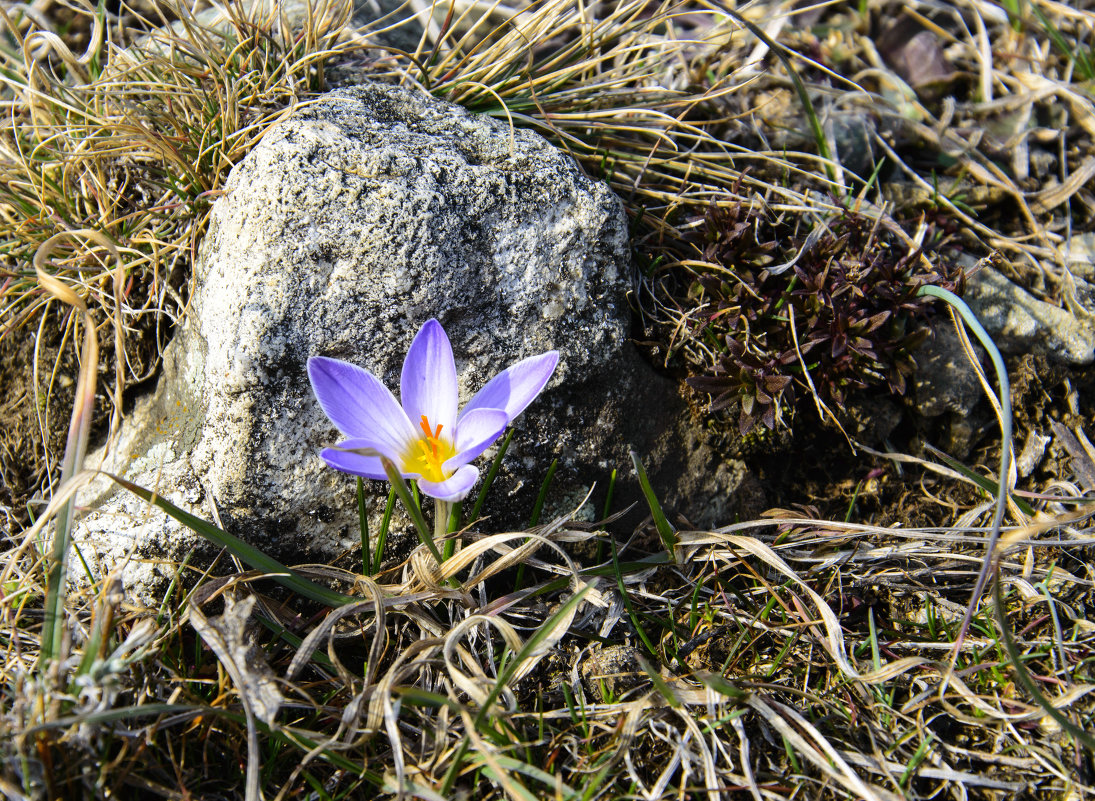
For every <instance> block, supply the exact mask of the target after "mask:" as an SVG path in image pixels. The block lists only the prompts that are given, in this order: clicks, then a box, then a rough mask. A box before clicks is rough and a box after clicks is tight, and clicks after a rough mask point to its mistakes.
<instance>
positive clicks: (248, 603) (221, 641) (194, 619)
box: [190, 596, 284, 801]
mask: <svg viewBox="0 0 1095 801" xmlns="http://www.w3.org/2000/svg"><path fill="white" fill-rule="evenodd" d="M254 605H255V598H254V596H248V597H247V598H245V599H243V600H242V601H234V600H233V599H232V597H231V596H225V609H224V614H222V615H221V616H220V617H219V618H218V619H216V620H210V619H209V618H207V617H206V616H205V615H204V614H202V611H201V610H200V609H199V608H198V607H197V606H191V607H190V624H191V625H192V626H193V627H194V630H195V631H196V632H198V634H199V636H201V638H202V640H204V641H205V643H206V645H208V646H209V647H210V648H212V649H213V651H214V653H216V655H217V658H218V659H219V660H220V663H221V664H222V665H224V669H225V670H227V671H228V673H229V675H231V676H232V681H233V682H235V684H236V691H237V692H238V693H239V698H240V702H241V704H242V706H243V711H244V714H245V715H246V716H247V779H246V785H245V798H246V799H247V801H259V799H261V798H262V790H261V789H260V787H259V770H260V768H261V764H260V761H261V758H262V757H261V751H260V746H259V736H258V730H257V728H256V726H255V719H256V718H258V719H259V720H261V721H262V722H263V723H265V724H266V725H267V726H271V727H272V726H273V725H274V718H275V717H276V716H277V713H278V710H279V709H280V708H281V705H282V703H283V702H284V699H283V698H282V695H281V691H280V690H279V689H278V686H277V682H276V681H275V680H274V678H273V676H272V675H271V674H270V670H269V668H268V667H267V666H266V665H265V664H264V663H263V662H262V661H256V659H255V648H254V645H253V644H252V643H251V642H250V641H249V639H248V636H247V633H246V627H247V620H248V618H249V617H250V616H251V609H252V608H253V607H254Z"/></svg>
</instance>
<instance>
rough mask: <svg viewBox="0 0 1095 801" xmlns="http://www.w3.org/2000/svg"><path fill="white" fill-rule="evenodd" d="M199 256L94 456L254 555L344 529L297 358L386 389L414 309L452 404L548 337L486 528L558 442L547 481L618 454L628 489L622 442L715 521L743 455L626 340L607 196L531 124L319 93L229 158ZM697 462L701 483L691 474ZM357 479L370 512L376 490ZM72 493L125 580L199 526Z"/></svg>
mask: <svg viewBox="0 0 1095 801" xmlns="http://www.w3.org/2000/svg"><path fill="white" fill-rule="evenodd" d="M195 269H196V277H195V289H194V295H193V299H192V303H191V307H190V312H189V315H188V317H187V320H186V322H185V324H184V325H183V326H182V328H181V330H180V331H179V333H178V334H177V336H176V338H175V340H174V341H173V342H172V343H171V344H170V346H169V347H168V349H167V352H166V354H165V362H164V372H163V375H162V376H161V378H160V381H159V384H158V387H157V389H156V391H155V393H154V394H153V395H152V396H151V397H148V398H145V399H144V400H142V401H141V402H140V403H139V404H138V407H137V409H135V410H134V411H133V412H132V413H131V414H130V415H129V417H128V419H127V420H126V421H125V423H124V424H123V429H122V434H121V436H120V438H119V441H118V443H117V446H116V448H115V449H114V451H113V453H112V454H111V455H110V457H109V458H108V460H107V463H106V465H105V466H106V467H107V468H108V469H114V470H116V471H119V472H123V473H125V474H126V475H127V476H129V477H130V478H131V479H133V480H135V481H136V482H137V483H140V484H142V485H144V486H146V487H149V488H151V489H154V490H156V491H158V492H160V493H162V494H164V495H165V496H166V497H168V498H170V499H171V500H172V501H174V502H176V503H179V504H180V505H182V506H184V508H193V509H194V511H195V512H196V513H197V514H199V515H201V516H203V517H205V518H207V519H208V518H210V517H211V516H212V515H213V510H214V509H215V510H216V511H217V513H219V515H220V517H221V519H222V521H223V523H224V525H225V527H226V528H227V529H228V530H230V531H232V532H233V533H235V534H237V535H239V536H242V537H244V538H245V539H247V540H249V541H250V542H252V543H253V544H255V545H257V546H259V547H261V548H262V549H263V550H265V551H267V552H269V553H271V554H274V555H277V556H280V557H282V558H284V559H286V560H290V561H305V560H311V559H326V558H329V557H331V556H332V555H334V554H337V553H339V552H341V551H344V550H346V549H350V548H353V547H354V545H355V544H356V543H357V542H358V539H359V535H358V530H357V522H356V506H355V501H354V497H355V496H354V487H355V479H354V478H353V477H350V476H347V475H344V474H341V473H338V472H335V471H333V470H330V469H328V468H327V467H326V466H325V465H324V464H323V462H322V461H321V460H320V459H319V456H318V452H319V450H320V448H321V447H322V446H324V445H326V444H331V443H332V442H334V441H336V440H337V439H338V435H337V432H335V430H334V429H333V428H332V427H331V425H330V423H329V422H328V421H327V419H326V418H325V417H324V415H323V413H322V412H321V410H320V408H319V405H318V404H317V403H316V402H315V400H314V398H313V397H312V394H311V390H310V386H309V383H308V379H307V375H306V373H305V361H306V359H307V358H308V357H309V356H311V355H325V356H331V357H336V358H341V359H345V360H348V361H351V362H354V363H356V364H359V365H361V366H363V367H365V368H367V369H369V370H371V371H373V372H374V373H375V374H376V375H378V376H380V377H381V378H382V379H383V380H385V381H386V382H387V383H388V385H389V386H390V387H393V388H398V376H399V370H400V366H401V364H402V360H403V357H404V355H405V353H406V350H407V347H408V345H409V344H410V341H411V338H412V337H413V335H414V333H415V332H416V331H417V330H418V328H419V327H420V326H421V325H422V324H423V323H424V322H425V321H426V320H427V319H429V318H431V317H436V318H437V319H438V320H439V321H440V322H441V324H442V325H443V326H444V327H445V329H446V331H447V332H448V334H449V336H450V338H451V340H452V344H453V348H454V351H455V354H456V359H457V369H458V373H459V378H460V384H461V390H462V396H463V399H464V400H465V401H466V400H467V399H468V398H470V396H471V394H472V393H473V392H474V391H475V390H476V389H478V388H479V387H480V386H482V384H484V383H485V382H486V381H487V380H488V379H489V378H490V377H491V376H492V375H494V374H495V373H496V372H497V371H498V370H500V369H502V368H503V367H505V366H507V365H508V364H510V363H512V362H515V361H517V360H518V359H520V358H523V357H525V356H529V355H532V354H535V353H539V352H542V351H545V350H548V349H551V348H554V349H557V350H559V351H560V353H561V358H560V362H559V366H558V369H557V371H556V374H555V376H554V377H553V379H552V381H551V383H550V384H549V387H548V390H547V392H545V394H544V395H543V396H542V397H541V398H540V399H539V400H537V401H536V402H535V403H534V404H533V405H532V406H531V407H530V408H529V410H528V411H526V412H525V414H524V415H523V416H522V417H521V418H519V419H518V420H517V423H516V429H517V432H516V435H515V438H514V441H513V445H512V446H511V449H510V452H509V453H508V454H507V457H506V460H505V462H504V468H503V471H502V474H501V475H500V477H499V480H498V483H497V484H496V486H495V488H494V490H493V491H492V497H493V498H494V501H493V504H492V505H490V506H488V508H487V511H488V512H490V513H491V514H492V515H493V516H494V517H493V518H492V520H491V522H490V527H491V528H494V529H498V528H500V527H502V526H512V525H516V524H518V523H520V522H521V521H522V520H524V519H526V518H527V515H528V513H529V510H530V508H531V498H533V497H534V496H535V494H536V491H537V490H538V488H539V485H540V482H541V481H542V479H543V476H544V474H545V472H546V470H547V467H548V465H549V464H550V462H551V461H552V459H554V458H558V459H559V460H560V467H559V471H558V473H557V475H556V486H555V489H554V490H553V491H554V492H558V493H560V494H565V493H567V492H573V491H575V490H577V489H580V488H582V487H586V486H588V485H589V484H590V483H592V482H593V481H601V482H603V481H604V479H606V478H607V476H608V474H609V472H610V471H611V469H612V468H613V467H616V468H618V469H619V470H620V481H621V484H620V487H619V489H618V493H619V495H618V497H621V498H623V499H626V498H627V496H628V494H629V491H628V485H633V484H634V482H633V481H631V480H630V473H631V467H630V461H629V460H628V458H627V451H628V448H629V447H632V446H633V447H635V448H636V449H637V451H638V452H639V453H640V454H643V455H644V456H645V460H646V461H647V465H648V468H649V469H651V470H652V473H653V475H652V477H653V479H654V481H655V483H656V485H658V486H659V488H660V490H661V492H662V493H663V497H665V499H666V501H667V503H669V504H670V505H672V504H674V503H677V502H680V503H682V504H684V502H685V501H687V500H689V499H690V500H691V501H693V502H694V503H692V504H691V505H689V504H684V505H683V506H682V508H683V509H685V510H686V511H687V513H688V515H689V517H690V518H691V519H692V520H693V521H694V522H698V523H700V524H702V523H704V522H709V523H717V522H721V521H722V520H723V519H726V518H724V517H723V515H724V514H725V513H726V511H727V510H726V507H727V501H726V499H727V498H728V497H730V495H729V492H730V490H732V489H733V487H734V486H735V484H736V482H737V481H738V480H740V470H735V469H728V468H726V467H721V468H720V464H721V463H722V460H721V459H720V457H719V455H718V454H717V453H715V452H714V451H713V450H711V448H710V447H708V446H707V445H705V444H704V442H703V441H702V437H699V436H698V435H696V434H695V431H694V429H693V428H692V427H691V422H690V419H689V414H688V412H687V409H686V406H685V404H684V403H683V401H682V400H681V399H680V397H679V395H678V389H677V387H676V385H675V383H674V382H671V381H669V380H668V379H665V378H662V377H660V376H658V375H656V374H655V373H654V372H653V371H652V370H651V369H650V368H649V367H648V366H647V365H646V364H645V362H643V361H642V359H641V358H640V357H639V355H638V353H637V352H636V351H635V349H634V347H633V346H632V345H631V344H630V343H629V341H628V324H629V310H628V306H627V303H626V292H627V290H628V288H629V286H630V267H629V244H628V239H627V227H626V219H625V217H624V214H623V211H622V207H621V204H620V202H619V201H618V200H617V199H616V198H615V197H614V196H613V195H612V194H611V192H609V190H608V189H607V188H606V187H605V186H604V185H602V184H599V183H596V182H594V181H591V180H590V179H589V178H588V177H586V176H585V175H584V174H583V173H582V172H581V170H580V169H579V168H578V167H577V166H576V165H575V164H574V162H573V161H571V160H570V159H569V158H568V157H566V156H564V155H563V154H561V153H560V152H559V151H557V150H555V149H554V148H552V147H551V146H550V145H549V144H548V143H547V142H546V141H544V140H543V139H541V138H540V137H538V136H536V135H534V134H532V133H530V132H527V131H523V130H511V129H510V128H509V127H508V126H507V125H505V124H504V123H500V122H498V121H495V120H492V119H489V118H485V117H479V116H476V115H472V114H469V113H468V112H466V111H464V110H463V109H461V108H459V107H457V106H453V105H450V104H447V103H443V102H440V101H437V100H435V99H433V98H431V97H429V96H427V95H423V94H420V93H418V92H416V91H412V90H405V89H400V88H397V87H393V86H387V85H371V86H364V87H357V88H355V89H345V90H340V91H338V92H334V93H332V94H330V95H328V96H325V97H324V98H322V99H320V100H319V101H317V102H316V103H314V104H312V105H310V106H308V107H306V108H305V109H304V110H303V111H301V112H299V113H298V114H297V115H296V116H295V117H294V118H292V119H290V120H288V121H286V122H283V123H281V124H279V125H278V126H276V127H275V128H274V129H272V130H271V131H270V132H269V133H268V134H267V136H266V137H265V138H264V140H263V142H262V143H261V144H260V145H259V146H258V147H257V148H256V149H255V150H254V151H253V152H252V153H251V154H250V155H249V156H248V157H247V158H246V159H245V160H244V161H243V162H241V163H240V164H239V165H237V167H236V168H235V169H234V170H233V173H232V175H231V177H230V178H229V181H228V183H227V185H226V191H225V194H224V196H223V197H221V198H220V199H218V201H217V202H216V204H215V206H214V209H213V212H212V217H211V220H210V226H209V231H208V234H207V237H206V239H205V241H204V243H203V244H202V247H201V250H200V254H199V259H198V262H197V265H196V268H195ZM492 453H493V451H488V453H487V454H486V457H485V458H483V459H481V466H482V467H484V468H485V466H486V463H487V460H488V459H489V458H490V457H491V455H492ZM100 456H101V455H100ZM686 465H687V467H688V470H685V469H684V468H685V466H686ZM694 471H699V472H700V474H701V475H707V476H714V477H715V478H714V479H707V480H705V482H699V485H697V482H696V479H695V475H694ZM484 472H485V470H484ZM685 473H693V475H685ZM689 482H691V483H689ZM602 486H603V483H602ZM367 487H368V490H369V496H370V509H371V511H372V521H373V525H374V527H375V526H376V525H377V523H378V522H379V511H380V509H381V508H382V502H383V499H384V498H385V497H386V491H387V488H386V485H384V484H382V483H380V482H375V483H374V482H367ZM631 495H632V497H634V493H633V492H632V493H631ZM712 498H713V499H714V502H712V503H708V502H707V501H708V499H712ZM596 502H597V503H598V504H599V503H600V498H598V499H597V501H596ZM81 503H82V504H86V505H88V506H90V507H91V508H92V509H93V511H91V512H90V513H89V514H88V515H87V516H86V517H84V519H83V520H82V521H81V522H80V524H79V528H78V531H77V540H78V542H80V544H81V547H82V548H83V550H84V553H85V554H90V561H93V562H99V563H101V564H102V566H103V568H105V567H109V566H110V565H112V564H118V563H120V562H122V561H124V560H125V559H126V557H127V556H129V555H133V556H134V557H135V560H131V561H130V564H129V566H128V567H127V568H126V578H127V583H128V584H129V585H130V586H131V588H135V589H136V594H137V596H138V597H142V598H145V599H150V598H151V597H152V594H153V593H154V591H155V588H156V586H157V582H158V581H159V582H161V583H162V576H163V575H164V574H165V572H169V571H165V569H164V568H162V567H159V566H157V565H155V564H152V563H151V562H145V561H141V560H153V561H156V560H164V559H167V560H178V559H181V558H182V556H183V555H184V554H185V553H186V552H187V551H188V550H189V549H190V548H191V547H192V546H193V545H194V544H195V543H196V542H197V539H196V538H195V537H193V536H192V535H189V534H188V533H187V532H186V531H185V530H182V529H181V528H180V527H179V526H178V525H177V524H175V523H174V522H173V521H171V520H169V519H166V518H165V517H164V516H163V515H162V514H160V513H158V512H149V511H148V510H147V509H146V508H145V505H144V504H143V503H141V502H140V501H138V500H137V499H136V498H134V497H132V496H131V495H129V494H128V493H126V492H124V491H122V490H117V489H115V488H113V487H112V486H111V485H110V484H109V483H107V482H105V481H99V482H97V483H96V485H95V486H94V487H93V488H92V489H91V490H89V491H88V492H86V493H85V494H84V495H82V496H81ZM715 515H718V517H715ZM374 530H375V528H374ZM99 569H100V568H96V570H99Z"/></svg>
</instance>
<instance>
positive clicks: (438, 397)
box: [399, 320, 459, 434]
mask: <svg viewBox="0 0 1095 801" xmlns="http://www.w3.org/2000/svg"><path fill="white" fill-rule="evenodd" d="M399 391H400V397H401V399H402V400H403V408H404V410H406V412H407V417H409V418H410V420H411V423H413V424H414V426H415V427H416V428H417V427H418V426H419V425H420V423H421V419H422V416H423V415H425V416H426V418H427V419H428V420H429V421H430V425H431V426H437V425H438V424H440V425H441V426H443V427H444V429H445V430H446V431H448V432H449V433H450V434H451V432H452V426H453V425H455V423H456V409H457V406H458V404H459V387H458V386H457V384H456V362H454V361H453V358H452V346H451V345H450V344H449V338H448V337H447V336H445V330H444V329H443V328H442V327H441V323H439V322H437V320H429V321H427V323H426V324H425V325H424V326H422V330H421V331H419V332H418V334H416V335H415V338H414V341H413V342H412V343H411V347H410V350H408V351H407V358H406V359H404V360H403V375H402V376H401V377H400V380H399Z"/></svg>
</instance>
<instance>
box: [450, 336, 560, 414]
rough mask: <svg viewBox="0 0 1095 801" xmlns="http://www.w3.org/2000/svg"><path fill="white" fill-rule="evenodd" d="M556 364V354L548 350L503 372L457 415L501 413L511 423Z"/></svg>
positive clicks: (537, 392) (537, 393)
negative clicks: (484, 410)
mask: <svg viewBox="0 0 1095 801" xmlns="http://www.w3.org/2000/svg"><path fill="white" fill-rule="evenodd" d="M558 363H559V353H558V352H557V351H554V350H549V351H548V352H547V353H541V354H540V355H539V356H530V357H529V358H527V359H522V360H521V361H519V362H517V364H515V365H513V366H512V367H508V368H506V369H505V370H503V371H502V372H500V373H499V374H498V375H496V376H495V377H494V378H492V379H491V380H490V381H488V382H487V384H486V386H484V387H483V388H482V389H481V390H479V392H477V393H476V395H475V397H474V398H472V399H471V401H470V402H469V403H468V405H467V406H465V407H464V411H463V412H461V413H460V417H461V419H463V418H464V417H465V416H467V415H468V414H469V413H470V412H472V411H474V410H476V409H502V410H504V411H505V413H506V416H507V417H508V418H509V419H510V420H512V419H513V418H515V417H516V416H517V415H519V414H520V413H521V412H523V411H524V410H525V407H526V406H528V405H529V404H530V403H532V401H533V400H534V399H535V398H536V396H537V395H539V394H540V391H541V390H543V388H544V385H545V384H547V382H548V379H549V378H551V374H552V373H553V372H555V365H556V364H558Z"/></svg>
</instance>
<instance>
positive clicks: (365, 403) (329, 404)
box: [308, 356, 417, 454]
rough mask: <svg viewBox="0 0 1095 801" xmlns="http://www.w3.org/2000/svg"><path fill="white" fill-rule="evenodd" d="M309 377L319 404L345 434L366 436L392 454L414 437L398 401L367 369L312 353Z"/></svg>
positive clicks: (401, 449)
mask: <svg viewBox="0 0 1095 801" xmlns="http://www.w3.org/2000/svg"><path fill="white" fill-rule="evenodd" d="M308 378H309V379H310V380H311V382H312V391H313V392H314V393H315V394H316V398H317V399H319V405H320V406H322V407H323V411H324V412H325V413H326V414H327V416H328V417H329V418H331V422H332V423H334V424H335V427H336V428H338V430H339V431H341V432H342V433H343V434H345V435H346V436H347V437H354V438H367V439H369V440H371V441H372V442H374V443H376V445H377V447H378V449H380V450H382V451H384V452H386V453H393V454H400V453H403V452H405V451H406V450H407V448H408V447H409V443H410V442H411V441H413V440H414V439H415V437H416V432H417V429H416V428H415V427H413V426H412V425H411V421H410V420H408V419H407V415H406V413H405V412H404V411H403V407H401V406H400V405H399V401H397V400H396V399H395V396H394V395H392V393H391V390H389V389H388V388H387V387H386V386H384V385H383V384H382V383H381V382H380V379H378V378H377V377H376V376H374V375H373V374H372V373H370V372H369V371H368V370H362V369H361V368H360V367H357V366H356V365H353V364H350V363H349V362H344V361H340V360H338V359H328V358H326V357H324V356H313V357H312V358H311V359H309V360H308Z"/></svg>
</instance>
